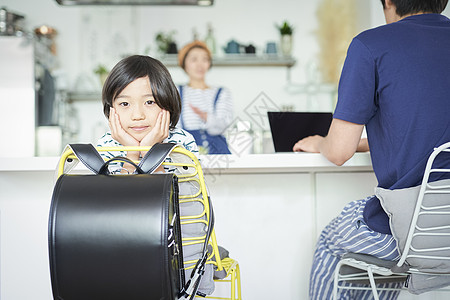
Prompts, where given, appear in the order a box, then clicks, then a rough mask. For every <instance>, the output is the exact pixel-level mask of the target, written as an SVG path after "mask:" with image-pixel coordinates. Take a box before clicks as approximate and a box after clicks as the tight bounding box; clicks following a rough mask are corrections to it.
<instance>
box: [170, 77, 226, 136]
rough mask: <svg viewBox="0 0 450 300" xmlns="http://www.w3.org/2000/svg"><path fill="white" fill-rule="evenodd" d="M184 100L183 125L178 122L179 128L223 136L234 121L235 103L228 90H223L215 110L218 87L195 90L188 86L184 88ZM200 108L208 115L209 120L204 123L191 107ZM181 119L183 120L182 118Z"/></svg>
mask: <svg viewBox="0 0 450 300" xmlns="http://www.w3.org/2000/svg"><path fill="white" fill-rule="evenodd" d="M182 88H183V99H182V104H183V108H182V111H181V113H182V117H183V124H180V122H178V126H182V127H183V129H186V130H188V131H189V130H199V129H203V130H206V131H207V132H208V133H209V134H211V135H219V134H222V133H223V132H224V131H225V129H226V128H227V127H228V126H229V125H230V124H231V122H232V121H233V101H232V99H231V93H230V91H229V90H228V89H226V88H222V91H221V92H220V94H219V99H218V101H217V104H216V109H215V110H214V99H215V97H216V94H217V91H218V90H219V88H218V87H210V88H207V89H204V90H202V89H194V88H191V87H190V86H188V85H184V86H183V87H182ZM189 104H191V105H193V106H195V107H197V108H199V109H200V110H201V111H205V112H207V113H208V120H207V121H206V122H204V121H203V120H202V119H200V117H199V116H198V115H197V114H195V113H194V111H193V110H192V109H191V107H190V105H189ZM180 119H181V118H180Z"/></svg>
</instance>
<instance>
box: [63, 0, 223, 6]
mask: <svg viewBox="0 0 450 300" xmlns="http://www.w3.org/2000/svg"><path fill="white" fill-rule="evenodd" d="M56 2H58V4H59V5H197V6H211V5H213V3H214V0H56Z"/></svg>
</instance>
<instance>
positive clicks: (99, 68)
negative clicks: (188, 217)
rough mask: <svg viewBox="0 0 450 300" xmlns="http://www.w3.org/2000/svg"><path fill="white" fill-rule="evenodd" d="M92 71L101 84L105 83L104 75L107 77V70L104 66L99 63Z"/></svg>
mask: <svg viewBox="0 0 450 300" xmlns="http://www.w3.org/2000/svg"><path fill="white" fill-rule="evenodd" d="M94 73H95V74H97V75H98V76H99V79H100V83H101V84H102V86H103V85H104V84H105V81H106V77H108V74H109V71H108V70H107V69H106V67H105V66H104V65H102V64H99V65H98V66H97V67H96V68H95V69H94Z"/></svg>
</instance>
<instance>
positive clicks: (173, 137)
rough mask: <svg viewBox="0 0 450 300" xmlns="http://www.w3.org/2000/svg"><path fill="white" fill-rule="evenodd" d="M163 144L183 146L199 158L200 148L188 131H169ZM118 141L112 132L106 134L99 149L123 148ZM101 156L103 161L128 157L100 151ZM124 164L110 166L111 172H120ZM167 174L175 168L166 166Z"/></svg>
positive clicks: (120, 153)
mask: <svg viewBox="0 0 450 300" xmlns="http://www.w3.org/2000/svg"><path fill="white" fill-rule="evenodd" d="M163 143H175V144H177V145H180V146H183V147H184V148H186V150H189V151H190V152H192V153H194V154H195V155H196V156H197V157H198V147H197V144H196V143H195V140H194V137H193V136H192V135H191V134H190V133H189V132H187V131H185V130H183V129H181V128H177V127H175V129H172V130H170V131H169V136H168V137H167V138H166V139H165V140H164V141H163ZM122 146H123V145H122V144H120V143H119V142H118V141H116V140H115V139H113V138H112V136H111V132H107V133H105V134H104V135H103V136H102V137H101V138H100V139H99V140H98V141H97V147H122ZM99 153H100V155H101V156H102V158H103V159H106V160H108V159H111V158H113V157H116V156H126V155H127V154H126V152H125V151H100V152H99ZM165 161H166V162H171V160H170V158H166V160H165ZM122 165H123V163H117V164H113V163H111V165H110V168H109V169H110V171H111V172H113V173H116V172H119V171H120V169H121V167H122ZM164 170H165V171H166V172H174V170H175V168H168V167H166V166H164Z"/></svg>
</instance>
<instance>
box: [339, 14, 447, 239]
mask: <svg viewBox="0 0 450 300" xmlns="http://www.w3.org/2000/svg"><path fill="white" fill-rule="evenodd" d="M338 94H339V98H338V103H337V106H336V110H335V113H334V118H337V119H341V120H345V121H348V122H352V123H357V124H365V125H366V129H367V137H368V140H369V146H370V153H371V158H372V165H373V169H374V172H375V175H376V177H377V180H378V185H379V186H380V187H383V188H388V189H399V188H405V187H411V186H416V185H419V184H420V182H421V179H422V176H423V172H424V170H425V164H426V161H427V158H428V156H429V155H430V153H431V152H432V151H433V147H437V146H439V145H441V144H443V143H445V142H448V141H450V20H449V19H448V18H447V17H445V16H442V15H440V14H422V15H415V16H410V17H407V18H404V19H402V20H400V21H398V22H395V23H392V24H387V25H384V26H380V27H378V28H374V29H371V30H367V31H365V32H363V33H361V34H359V35H358V36H356V37H355V38H354V39H353V41H352V43H351V44H350V46H349V49H348V53H347V58H346V60H345V63H344V67H343V70H342V75H341V79H340V82H339V93H338ZM449 159H450V158H449V157H448V156H447V157H446V158H444V159H442V158H441V159H440V161H439V162H438V165H439V164H440V165H441V166H444V163H445V162H447V167H448V161H449ZM435 179H438V178H435ZM364 218H365V221H366V222H367V224H368V226H369V227H370V228H371V229H373V230H375V231H377V232H381V233H390V229H389V220H388V217H387V215H386V213H385V212H384V211H383V209H382V207H381V205H380V202H379V200H378V199H377V198H375V197H374V198H372V199H371V200H369V202H368V203H367V205H366V208H365V210H364Z"/></svg>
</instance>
